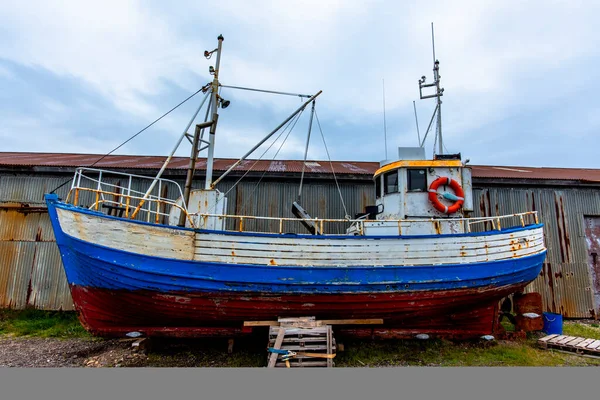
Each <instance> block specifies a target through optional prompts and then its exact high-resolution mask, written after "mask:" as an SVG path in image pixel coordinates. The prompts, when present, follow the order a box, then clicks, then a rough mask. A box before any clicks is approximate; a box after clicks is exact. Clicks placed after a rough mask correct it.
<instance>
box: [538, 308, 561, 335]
mask: <svg viewBox="0 0 600 400" xmlns="http://www.w3.org/2000/svg"><path fill="white" fill-rule="evenodd" d="M542 314H543V317H544V332H546V333H547V334H548V335H554V334H556V335H562V333H563V318H562V315H560V314H554V313H550V312H544V313H542Z"/></svg>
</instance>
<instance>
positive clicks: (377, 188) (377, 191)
mask: <svg viewBox="0 0 600 400" xmlns="http://www.w3.org/2000/svg"><path fill="white" fill-rule="evenodd" d="M381 179H382V177H381V175H379V176H378V177H377V178H375V198H376V199H378V198H380V197H381Z"/></svg>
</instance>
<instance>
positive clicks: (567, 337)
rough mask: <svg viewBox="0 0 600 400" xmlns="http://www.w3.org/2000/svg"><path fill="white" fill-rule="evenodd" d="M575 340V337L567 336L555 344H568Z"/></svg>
mask: <svg viewBox="0 0 600 400" xmlns="http://www.w3.org/2000/svg"><path fill="white" fill-rule="evenodd" d="M573 339H577V338H576V337H575V336H565V337H564V338H562V339H561V340H558V341H556V342H555V343H557V344H567V343H568V342H570V341H571V340H573Z"/></svg>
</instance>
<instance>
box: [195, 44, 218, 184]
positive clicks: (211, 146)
mask: <svg viewBox="0 0 600 400" xmlns="http://www.w3.org/2000/svg"><path fill="white" fill-rule="evenodd" d="M217 39H218V40H219V46H218V47H217V49H216V50H217V62H216V64H215V67H214V69H213V68H212V67H211V68H210V71H211V73H213V75H214V78H213V81H212V85H211V92H212V97H211V106H212V125H211V126H210V131H209V134H208V155H207V156H206V183H205V185H204V188H205V189H211V183H212V173H213V163H214V152H215V131H216V129H217V121H218V119H219V114H218V113H217V110H218V108H219V103H218V100H219V66H220V63H221V46H222V44H223V35H219V37H218V38H217ZM213 52H214V50H213ZM211 54H212V52H210V53H208V52H204V55H205V56H206V57H207V58H210V55H211ZM196 134H198V131H196Z"/></svg>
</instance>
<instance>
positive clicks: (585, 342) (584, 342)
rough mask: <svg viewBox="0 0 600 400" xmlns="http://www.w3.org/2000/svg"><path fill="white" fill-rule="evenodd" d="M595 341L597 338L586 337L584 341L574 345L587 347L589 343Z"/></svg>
mask: <svg viewBox="0 0 600 400" xmlns="http://www.w3.org/2000/svg"><path fill="white" fill-rule="evenodd" d="M594 341H595V339H585V340H584V341H583V342H581V343H579V344H577V345H575V346H573V347H575V348H577V349H585V348H586V347H587V345H588V344H590V343H593V342H594Z"/></svg>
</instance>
